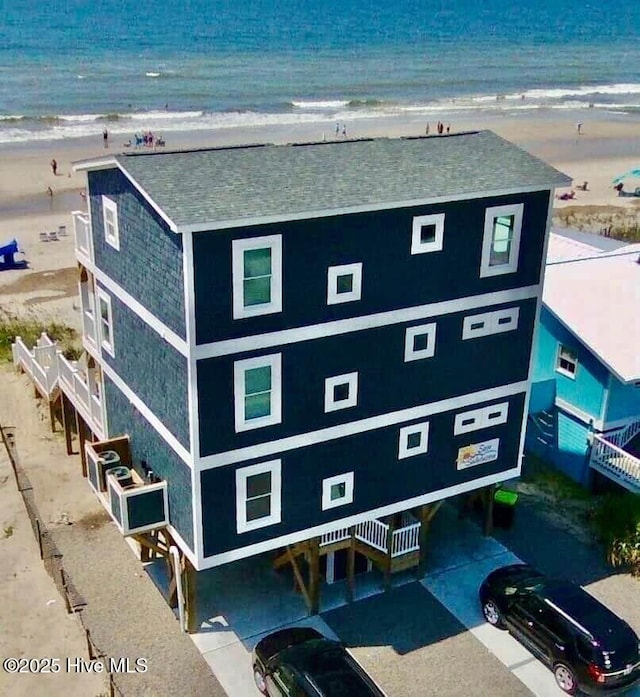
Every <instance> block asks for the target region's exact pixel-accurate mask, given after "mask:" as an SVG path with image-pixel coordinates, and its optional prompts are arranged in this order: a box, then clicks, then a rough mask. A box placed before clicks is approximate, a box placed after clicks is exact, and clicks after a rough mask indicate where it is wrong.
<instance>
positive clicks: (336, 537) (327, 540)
mask: <svg viewBox="0 0 640 697" xmlns="http://www.w3.org/2000/svg"><path fill="white" fill-rule="evenodd" d="M349 537H350V534H349V528H340V529H339V530H332V531H331V532H326V533H325V534H324V535H322V537H321V538H320V546H321V547H325V546H326V545H332V544H334V543H335V542H342V540H348V539H349Z"/></svg>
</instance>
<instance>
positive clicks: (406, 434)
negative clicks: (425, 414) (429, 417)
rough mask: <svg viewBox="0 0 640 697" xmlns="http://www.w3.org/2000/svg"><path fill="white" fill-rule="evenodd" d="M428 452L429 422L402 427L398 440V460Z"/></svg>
mask: <svg viewBox="0 0 640 697" xmlns="http://www.w3.org/2000/svg"><path fill="white" fill-rule="evenodd" d="M428 450H429V422H428V421H425V422H424V423H421V424H412V425H411V426H403V427H402V428H401V429H400V438H399V439H398V459H399V460H402V459H403V458H405V457H413V456H414V455H424V453H426V452H427V451H428Z"/></svg>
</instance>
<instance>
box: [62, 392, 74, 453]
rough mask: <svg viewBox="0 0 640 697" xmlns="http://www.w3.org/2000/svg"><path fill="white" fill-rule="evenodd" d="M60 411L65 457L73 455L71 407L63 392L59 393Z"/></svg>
mask: <svg viewBox="0 0 640 697" xmlns="http://www.w3.org/2000/svg"><path fill="white" fill-rule="evenodd" d="M60 399H61V400H62V401H61V409H62V428H63V430H64V442H65V445H66V448H67V455H73V454H74V450H73V426H72V425H73V405H72V404H71V403H70V401H69V399H68V398H67V396H66V395H65V393H64V392H62V391H61V392H60Z"/></svg>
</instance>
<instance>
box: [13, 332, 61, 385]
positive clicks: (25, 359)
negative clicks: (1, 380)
mask: <svg viewBox="0 0 640 697" xmlns="http://www.w3.org/2000/svg"><path fill="white" fill-rule="evenodd" d="M57 350H58V347H57V345H56V343H55V342H54V341H51V339H50V338H49V337H48V336H47V335H46V334H44V333H43V334H41V335H40V338H39V339H38V341H37V342H36V345H35V346H34V347H33V349H29V348H28V347H27V346H26V344H25V343H24V341H22V339H21V338H20V337H19V336H17V337H16V340H15V342H14V343H13V344H11V352H12V354H13V362H14V364H15V365H19V366H21V367H22V369H23V370H24V371H25V373H27V375H28V376H29V377H30V378H31V379H32V380H33V381H34V382H35V383H36V384H37V385H38V387H39V388H40V391H41V392H44V394H46V395H47V396H48V395H50V394H51V393H52V392H53V390H54V389H55V387H56V384H57V382H58V361H57V359H56V352H57Z"/></svg>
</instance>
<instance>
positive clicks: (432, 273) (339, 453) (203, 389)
mask: <svg viewBox="0 0 640 697" xmlns="http://www.w3.org/2000/svg"><path fill="white" fill-rule="evenodd" d="M77 168H78V169H81V170H86V171H87V175H88V193H89V196H88V198H89V202H90V220H88V219H84V218H83V217H82V216H77V219H76V223H77V225H76V236H77V244H76V247H77V249H76V256H77V259H78V262H79V264H80V265H81V284H82V293H81V300H82V308H83V317H84V318H85V336H84V345H85V348H86V350H87V352H88V354H89V356H90V362H89V366H90V370H91V371H93V372H92V374H93V375H94V377H95V382H96V386H95V389H94V392H95V399H96V400H98V401H99V403H101V404H102V405H103V414H102V425H101V428H102V431H101V432H102V434H103V437H105V438H108V439H112V438H117V437H118V436H122V435H124V434H128V436H129V439H130V449H131V462H129V463H127V464H128V465H130V466H132V467H133V468H134V469H135V471H136V472H137V474H138V475H139V476H140V477H139V478H141V477H143V476H144V475H145V473H147V474H148V470H149V468H151V469H152V470H153V478H152V480H151V481H153V480H155V479H156V478H159V479H160V482H159V483H158V486H160V485H162V486H165V487H166V501H167V505H168V525H169V530H170V532H171V534H172V536H173V537H174V539H175V540H176V541H177V543H178V544H179V546H180V547H181V549H182V551H183V552H184V553H185V554H186V555H187V557H188V558H189V560H190V561H191V562H192V564H193V566H194V567H195V568H196V569H206V568H209V567H214V566H217V565H220V564H225V563H227V562H232V561H234V560H237V559H241V558H243V557H248V556H251V555H256V554H259V553H262V552H265V551H269V550H277V549H280V548H285V547H286V546H292V549H294V547H295V546H296V545H297V547H296V548H295V549H297V550H300V549H302V547H300V545H302V544H305V543H307V542H308V541H309V540H315V543H316V551H317V548H318V547H317V545H319V546H320V547H321V548H323V549H324V551H325V552H326V551H327V550H329V549H331V550H334V549H335V550H336V551H337V550H338V549H339V546H340V544H341V543H343V542H344V540H345V539H347V538H349V537H350V536H353V535H355V536H356V538H357V540H358V543H360V542H361V543H363V544H369V545H370V546H371V547H372V549H375V550H382V551H383V552H386V553H388V555H389V558H394V559H395V558H399V557H401V556H402V555H403V554H405V553H410V552H415V551H416V550H417V549H418V540H419V537H420V520H421V518H420V515H418V517H417V518H412V516H411V515H410V511H413V513H414V514H415V513H416V512H418V511H419V510H420V509H421V507H424V506H428V505H430V504H433V503H434V502H438V501H441V500H442V499H445V498H447V497H451V496H454V495H456V494H460V493H465V492H470V491H474V490H476V489H478V488H480V487H486V486H489V485H492V484H494V483H496V482H500V481H503V480H507V479H510V478H514V477H517V476H518V475H519V473H520V466H521V455H522V448H523V441H524V423H525V421H526V415H527V403H528V396H529V386H530V372H529V371H530V362H531V348H532V337H533V332H534V326H535V324H536V318H537V314H538V310H539V305H540V302H541V270H542V266H543V254H544V249H545V245H546V240H547V228H548V220H549V214H550V209H551V206H552V201H553V190H554V187H555V186H566V185H567V184H568V182H569V180H568V178H567V177H565V176H564V175H562V174H560V173H559V172H557V171H556V170H554V169H553V168H551V167H549V166H548V165H546V164H544V163H543V162H541V161H539V160H537V159H536V158H534V157H532V156H530V155H528V154H527V153H525V152H524V151H522V150H520V149H519V148H517V147H515V146H514V145H512V144H510V143H508V142H506V141H504V140H503V139H501V138H499V137H498V136H496V135H494V134H493V133H491V132H488V131H483V132H471V133H464V134H458V135H452V136H442V137H438V136H434V137H428V138H404V139H386V138H381V139H372V140H357V141H343V142H328V143H311V144H294V145H282V146H275V145H265V146H253V147H251V146H247V147H229V148H219V149H209V150H199V151H190V152H174V153H171V152H154V153H150V152H135V153H134V152H132V153H127V154H123V155H117V156H109V157H105V158H102V159H96V160H92V161H87V162H84V163H78V164H77ZM88 426H89V428H90V430H92V432H93V433H94V435H95V434H96V430H95V429H93V428H92V427H91V423H89V424H88ZM91 447H92V448H93V449H95V450H96V452H98V454H99V452H100V449H101V448H102V449H104V448H103V446H102V445H100V444H99V443H97V444H96V443H94V444H92V446H91ZM89 452H90V453H91V452H92V451H91V450H90V451H89ZM90 464H91V463H90ZM94 464H95V463H94ZM92 473H93V474H92ZM89 474H90V478H91V477H93V479H92V484H93V485H94V486H95V487H98V483H99V479H100V477H103V478H104V474H103V473H102V474H101V473H100V472H98V471H97V470H95V469H92V468H90V470H89ZM114 476H115V475H114ZM122 476H123V477H124V479H125V480H126V481H127V482H128V480H127V477H128V476H129V475H128V474H127V472H126V471H125V473H124V474H123V475H122ZM147 479H148V477H147ZM109 481H110V482H111V485H112V489H111V490H110V491H109V492H108V496H107V494H105V495H104V497H105V501H106V500H107V499H108V501H109V502H110V511H111V513H112V515H113V516H114V518H115V519H116V520H118V522H119V524H120V525H121V527H122V528H123V530H124V531H125V532H127V531H131V530H132V529H133V528H132V526H131V525H130V524H129V525H128V527H127V526H126V525H124V524H123V522H122V519H123V516H124V515H125V513H124V510H125V508H126V501H125V497H126V496H127V495H128V494H127V491H128V490H127V488H126V486H123V487H121V488H118V487H116V485H115V484H114V482H113V478H111V479H109ZM99 488H102V489H104V488H105V483H104V482H103V484H102V486H101V487H99ZM158 496H159V494H158ZM158 500H159V499H158ZM123 507H124V508H123ZM128 515H134V513H133V512H131V511H130V512H129V514H128ZM135 515H136V516H137V517H136V520H142V519H144V515H143V514H142V513H141V512H139V511H138V512H137V513H135ZM137 525H138V529H142V527H143V526H142V525H141V524H140V523H137ZM134 527H135V526H134ZM396 533H401V534H398V535H396ZM331 545H333V547H331ZM295 549H294V551H295ZM332 563H333V562H332V560H329V561H327V567H326V575H327V577H329V576H331V575H332V574H333V571H332Z"/></svg>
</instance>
